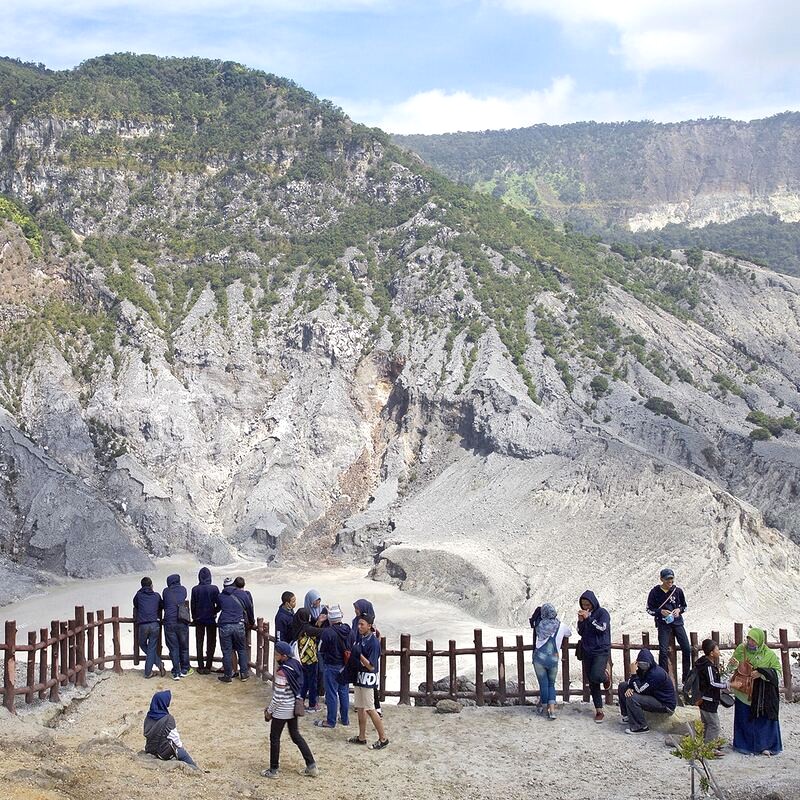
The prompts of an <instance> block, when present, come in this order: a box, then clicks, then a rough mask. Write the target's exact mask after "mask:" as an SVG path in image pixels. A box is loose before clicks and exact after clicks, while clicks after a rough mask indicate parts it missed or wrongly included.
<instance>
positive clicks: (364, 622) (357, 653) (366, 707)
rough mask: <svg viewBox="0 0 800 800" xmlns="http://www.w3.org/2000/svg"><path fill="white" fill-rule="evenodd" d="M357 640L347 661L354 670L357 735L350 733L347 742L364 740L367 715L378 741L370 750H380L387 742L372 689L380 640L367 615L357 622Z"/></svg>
mask: <svg viewBox="0 0 800 800" xmlns="http://www.w3.org/2000/svg"><path fill="white" fill-rule="evenodd" d="M357 628H358V641H356V642H354V643H353V649H352V651H351V653H350V663H351V664H352V665H353V666H352V673H353V703H354V704H355V707H356V711H357V712H358V736H351V737H350V738H349V739H348V740H347V741H348V742H349V743H350V744H366V743H367V717H369V718H370V720H372V724H373V726H374V727H375V732H376V733H377V734H378V741H377V742H374V743H373V744H371V745H370V749H371V750H383V748H384V747H388V746H389V740H388V739H387V738H386V731H385V730H384V727H383V719H382V717H381V715H380V714H378V712H377V710H376V709H375V689H376V688H377V687H378V671H379V669H380V660H381V643H380V640H379V639H378V638H377V637H376V636H375V633H374V631H373V629H372V624H371V623H370V621H369V618H368V617H366V616H360V617H359V618H358V623H357Z"/></svg>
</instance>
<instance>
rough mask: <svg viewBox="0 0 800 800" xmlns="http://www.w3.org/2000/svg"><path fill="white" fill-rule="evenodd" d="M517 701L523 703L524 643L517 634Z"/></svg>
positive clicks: (522, 704)
mask: <svg viewBox="0 0 800 800" xmlns="http://www.w3.org/2000/svg"><path fill="white" fill-rule="evenodd" d="M517 703H518V704H519V705H521V706H524V705H525V643H524V641H523V639H522V636H517Z"/></svg>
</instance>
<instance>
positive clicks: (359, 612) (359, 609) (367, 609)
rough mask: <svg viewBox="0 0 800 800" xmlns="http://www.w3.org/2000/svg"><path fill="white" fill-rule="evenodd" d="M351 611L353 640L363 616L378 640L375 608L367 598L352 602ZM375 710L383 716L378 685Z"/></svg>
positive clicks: (378, 633)
mask: <svg viewBox="0 0 800 800" xmlns="http://www.w3.org/2000/svg"><path fill="white" fill-rule="evenodd" d="M353 611H355V614H356V615H355V617H354V618H353V622H352V629H351V633H350V635H351V636H352V637H353V641H358V640H359V639H360V638H361V637H360V635H359V633H358V618H359V617H365V618H366V620H367V622H369V624H370V625H371V626H372V632H373V634H374V635H375V638H376V639H377V640H378V641H379V642H380V640H381V632H380V631H379V630H378V628H377V626H376V625H375V608H374V606H373V605H372V603H370V601H369V600H364V599H363V598H361V599H360V600H356V601H355V603H353ZM374 694H375V711H376V712H377V713H378V716H379V717H382V716H383V711H382V710H381V700H380V696H379V694H380V693H379V692H378V686H377V685H376V686H375V692H374Z"/></svg>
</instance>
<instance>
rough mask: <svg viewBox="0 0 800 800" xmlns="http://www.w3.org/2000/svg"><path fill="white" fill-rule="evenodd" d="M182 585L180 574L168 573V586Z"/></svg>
mask: <svg viewBox="0 0 800 800" xmlns="http://www.w3.org/2000/svg"><path fill="white" fill-rule="evenodd" d="M180 585H181V576H180V575H167V586H180Z"/></svg>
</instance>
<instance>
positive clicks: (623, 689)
mask: <svg viewBox="0 0 800 800" xmlns="http://www.w3.org/2000/svg"><path fill="white" fill-rule="evenodd" d="M632 666H633V667H635V669H636V671H635V673H634V674H633V675H631V677H630V680H627V681H622V683H620V685H619V688H618V690H617V695H618V697H619V710H620V713H621V714H622V721H623V722H630V727H629V728H627V729H626V731H625V733H646V732H647V731H649V730H650V728H649V727H648V725H647V721H646V720H645V716H644V712H645V711H650V712H651V713H654V714H672V713H673V712H674V711H675V706H676V705H677V704H678V696H677V694H676V692H675V686H674V685H673V683H672V678H670V677H669V675H667V672H666V670H664V669H662V668H661V667H659V666H658V664H656V660H655V659H654V658H653V654H652V653H651V652H650V651H649V650H640V651H639V655H638V656H636V661H635V662H634V664H633V665H632Z"/></svg>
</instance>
